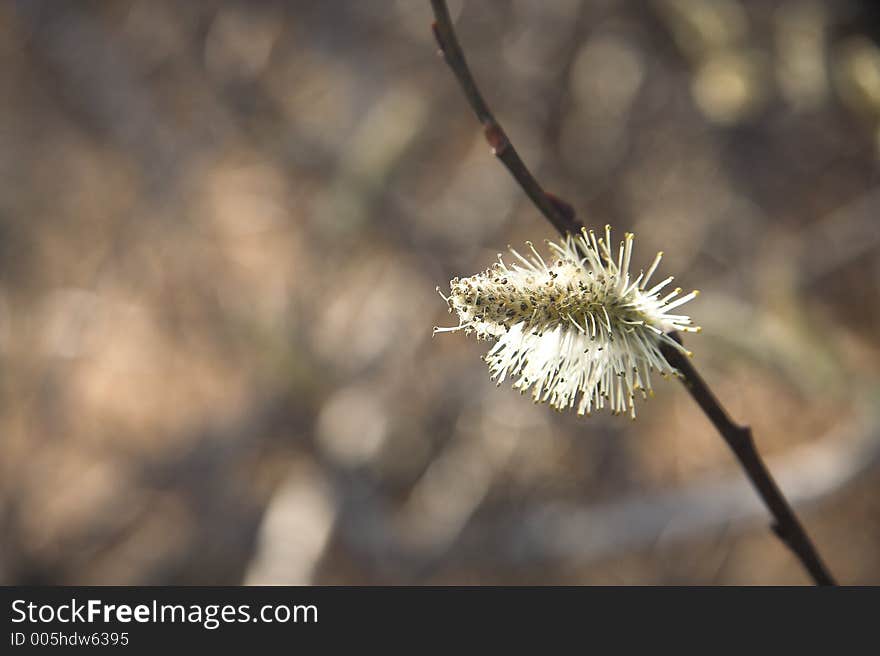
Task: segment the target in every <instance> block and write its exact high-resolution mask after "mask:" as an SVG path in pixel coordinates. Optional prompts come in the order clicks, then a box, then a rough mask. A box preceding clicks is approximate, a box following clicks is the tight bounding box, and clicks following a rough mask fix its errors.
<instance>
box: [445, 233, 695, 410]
mask: <svg viewBox="0 0 880 656" xmlns="http://www.w3.org/2000/svg"><path fill="white" fill-rule="evenodd" d="M632 242H633V235H632V234H631V233H626V235H625V237H624V240H623V241H622V242H620V246H619V248H618V249H616V257H615V254H614V250H612V247H611V228H610V227H609V226H605V236H604V237H599V238H597V237H596V235H595V234H594V232H593V231H592V230H590V231H587V230H583V232H582V233H581V234H580V235H578V236H576V237H574V236H572V235H568V236H567V237H566V238H565V239H563V240H562V241H561V242H560V243H553V242H548V244H549V246H550V248H551V249H552V258H550V259H548V260H547V261H545V260H544V259H543V258H542V257H541V256H540V255H539V254H538V252H537V251H536V250H535V248H534V246H533V245H532V244H531V242H526V243H527V245H528V247H529V250H531V255H530V256H529V257H528V258H526V257H523V256H522V255H520V254H519V253H517V252H516V251H515V250H513V249H510V252H511V253H512V255H513V256H514V258H516V263H513V264H510V265H508V264H506V263H505V262H504V261H503V259H502V256H501V254H499V255H498V262H497V263H496V264H495V265H494V266H493V267H492V268H491V269H487V270H486V271H485V272H483V273H480V274H477V275H475V276H471V277H470V278H461V279H460V278H455V279H453V280H452V281H451V282H450V287H451V293H450V294H449V296H448V297H447V296H444V295H443V294H442V292H441V294H440V295H441V296H443V298H444V300H446V302H447V304H448V305H449V311H450V312H452V311H455V312H456V313H457V314H458V319H459V325H457V326H454V327H451V328H435V329H434V332H435V333H437V332H454V331H458V330H464V331H465V333H471V332H473V333H475V334H476V336H477V338H479V339H493V340H497V341H496V343H495V344H494V346H492V348H491V349H490V350H489V353H488V354H487V355H486V357H485V360H486V362H487V363H488V365H489V371H490V373H491V375H492V378H493V379H494V380H496V381H497V382H498V384H499V385H500V384H501V383H502V382H503V381H504V380H505V379H507V378H508V377H510V378H511V379H512V380H513V381H514V383H513V386H514V387H515V388H517V389H519V390H521V391H523V392H525V391H526V390H527V389H529V388H531V389H532V396H533V397H534V399H535V401H540V402H543V401H547V402H549V403H550V404H551V405H552V406H554V407H556V408H558V409H560V410H563V409H566V408H571V407H574V405H575V402H576V401H577V412H578V414H585V413H586V414H589V413H590V412H591V411H592V410H593V409H594V408H600V409H601V408H605V407H608V408H609V409H610V410H611V411H612V412H613V413H614V414H620V413H623V412H626V411H627V410H628V411H629V414H630V415H631V416H632V417H633V418H635V404H634V402H633V400H634V398H635V395H636V393H640V394H641V395H642V396H643V397H645V398H647V395H648V394H650V393H652V389H651V373H652V372H658V373H659V374H660V375H662V376H664V377H666V376H668V375H670V374H673V375H674V374H676V373H677V372H676V370H675V369H674V368H673V367H671V366H670V365H669V363H668V362H667V361H666V358H664V357H663V355H662V354H661V352H660V346H661V344H664V343H665V344H668V345H669V346H671V347H673V348H676V349H678V350H680V351H682V352H684V353H687V354H688V355H690V352H689V351H686V350H685V349H684V348H683V347H682V346H681V345H679V344H678V342H676V341H675V340H673V339H672V338H671V337H670V336H669V335H668V334H667V333H669V332H671V331H683V332H699V330H700V329H699V328H697V327H693V326H692V324H691V320H690V318H689V317H687V316H685V315H682V314H672V313H671V312H672V311H673V310H675V308H677V307H679V306H681V305H683V304H684V303H687V302H688V301H690V300H691V299H693V298H694V297H695V296H696V295H697V294H698V293H699V292H697V291H693V292H691V293H689V294H685V295H684V296H679V294H681V289H680V288H678V289H675V290H673V291H671V292H669V293H666V294H664V295H662V296H661V293H662V290H663V289H664V288H666V287H667V286H668V285H669V283H670V282H672V277H671V276H670V277H669V278H666V279H665V280H663V281H661V282H659V283H657V284H655V285H652V286H651V287H648V284H649V281H650V280H651V276H652V275H653V274H654V272H655V271H656V270H657V266H658V265H659V263H660V258H661V257H662V255H663V253H658V254H657V257H655V258H654V261H653V262H652V263H651V265H650V266H649V267H648V269H647V270H642V271H640V273H639V274H638V276H635V277H633V276H631V275H630V272H629V267H630V259H631V256H632ZM438 291H439V288H438ZM578 396H579V397H580V398H579V400H578Z"/></svg>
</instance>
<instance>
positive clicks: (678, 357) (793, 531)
mask: <svg viewBox="0 0 880 656" xmlns="http://www.w3.org/2000/svg"><path fill="white" fill-rule="evenodd" d="M431 7H432V8H433V10H434V19H435V22H434V24H433V30H434V36H435V37H436V39H437V43H438V45H439V46H440V52H441V53H442V54H443V57H444V59H445V60H446V63H447V64H448V65H449V67H450V68H451V69H452V72H453V73H454V74H455V77H456V78H457V79H458V82H459V84H460V85H461V88H462V90H463V91H464V94H465V97H466V98H467V101H468V103H469V104H470V106H471V108H472V109H473V110H474V112H475V113H476V115H477V118H478V119H479V120H480V122H481V123H482V124H483V129H484V133H485V135H486V140H487V141H488V142H489V145H490V146H492V151H493V152H494V154H495V155H496V156H497V157H498V159H500V160H501V162H502V163H503V164H504V165H505V166H506V167H507V170H508V171H510V173H511V175H513V177H514V178H515V179H516V181H517V182H518V183H519V184H520V186H521V187H522V188H523V190H524V191H525V192H526V194H527V195H528V197H529V198H530V199H531V200H532V202H533V203H534V204H535V206H536V207H537V208H538V209H539V210H540V211H541V213H542V214H543V215H544V216H545V217H546V218H547V220H548V221H550V223H551V224H552V225H553V227H554V228H556V230H557V231H558V232H559V233H560V234H562V235H565V234H566V233H567V232H570V233H572V234H576V233H577V232H579V231H580V229H581V227H582V224H581V223H580V222H579V221H578V220H577V219H576V218H575V212H574V209H573V208H572V207H571V205H569V204H568V203H566V202H565V201H562V200H560V199H558V198H556V197H555V196H552V195H551V194H548V193H546V192H545V191H544V190H543V189H542V188H541V185H540V184H538V181H537V180H535V177H534V176H533V175H532V174H531V172H530V171H529V169H528V168H527V167H526V165H525V164H524V163H523V161H522V159H520V157H519V154H518V153H517V152H516V149H515V148H514V147H513V144H511V143H510V140H509V139H508V138H507V135H506V134H505V132H504V130H503V129H502V127H501V126H500V125H499V124H498V122H497V121H496V120H495V117H494V116H493V114H492V112H491V111H490V109H489V106H488V105H487V104H486V101H485V100H484V98H483V96H482V94H481V93H480V90H479V88H478V86H477V83H476V81H475V80H474V77H473V75H471V72H470V69H469V68H468V65H467V62H466V61H465V58H464V53H463V52H462V50H461V46H460V45H459V44H458V39H457V38H456V36H455V29H454V28H453V25H452V19H451V18H450V16H449V10H448V8H447V7H446V2H445V0H431ZM672 336H673V338H675V339H676V340H677V341H680V337H679V336H678V335H677V334H676V333H673V334H672ZM663 355H664V356H665V357H666V360H667V362H669V364H670V365H671V366H672V367H675V368H676V369H677V370H678V371H679V372H680V374H681V380H682V382H683V383H684V385H685V387H686V388H687V389H688V392H690V395H691V396H692V397H693V399H694V400H695V401H696V402H697V404H698V405H699V406H700V409H702V411H703V412H704V413H705V415H706V417H707V418H708V419H709V421H711V422H712V424H713V425H714V426H715V428H716V430H717V431H718V433H719V434H720V435H721V437H723V438H724V440H725V442H727V445H728V446H729V447H730V449H731V450H732V451H733V453H734V455H735V456H736V458H737V460H739V463H740V465H742V468H743V470H745V473H746V475H747V476H748V478H749V480H750V481H751V483H752V485H753V486H754V488H755V490H756V491H757V492H758V494H759V495H760V497H761V499H762V500H763V502H764V505H765V506H767V509H768V510H769V511H770V514H771V515H772V516H773V520H774V522H773V524H772V528H773V531H774V532H775V533H776V535H777V536H778V537H779V539H780V540H782V542H783V544H785V545H786V546H787V547H788V548H789V549H790V550H791V551H792V552H793V553H794V555H795V556H796V557H797V558H798V559H799V560H800V561H801V564H802V565H803V566H804V568H805V569H806V570H807V571H808V572H809V573H810V576H811V577H812V578H813V580H814V581H815V582H816V584H817V585H834V584H835V583H834V579H833V578H832V577H831V574H830V573H829V571H828V569H827V568H826V567H825V564H824V563H823V562H822V559H821V558H820V557H819V554H818V552H817V551H816V548H815V546H813V543H812V541H811V540H810V538H809V536H808V535H807V533H806V531H805V530H804V527H803V526H802V525H801V523H800V521H799V520H798V518H797V516H796V515H795V514H794V511H793V510H792V509H791V506H790V505H789V503H788V501H787V500H786V499H785V496H784V495H783V494H782V491H781V490H780V489H779V486H778V485H777V484H776V481H774V480H773V477H772V476H771V474H770V472H769V470H768V469H767V467H766V465H765V464H764V461H763V459H762V458H761V456H760V454H759V453H758V450H757V448H756V446H755V442H754V439H753V438H752V431H751V429H750V428H748V427H746V426H739V425H738V424H736V423H734V422H733V421H732V420H731V418H730V417H729V416H728V414H727V412H726V411H725V410H724V408H723V407H722V405H721V403H720V402H719V401H718V399H717V398H716V397H715V395H714V394H713V393H712V390H710V389H709V386H708V385H707V384H706V382H705V381H704V380H703V379H702V377H701V376H700V375H699V374H698V373H697V371H696V369H695V368H694V366H693V364H692V363H691V361H690V359H689V358H687V357H686V356H685V355H683V354H682V353H680V352H679V351H678V350H676V349H674V348H672V347H669V346H666V347H664V348H663Z"/></svg>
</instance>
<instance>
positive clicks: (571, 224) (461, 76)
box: [431, 0, 582, 235]
mask: <svg viewBox="0 0 880 656" xmlns="http://www.w3.org/2000/svg"><path fill="white" fill-rule="evenodd" d="M431 6H432V7H433V8H434V16H435V17H436V21H435V22H434V25H433V26H432V27H433V29H434V37H435V38H436V39H437V44H438V45H439V46H440V52H441V53H442V54H443V57H444V58H445V59H446V63H447V64H449V68H451V69H452V72H453V73H454V74H455V77H456V78H457V79H458V83H459V84H460V85H461V88H462V91H464V95H465V96H466V97H467V101H468V103H469V104H470V106H471V108H472V109H473V110H474V113H475V114H476V115H477V119H478V120H479V121H480V123H482V124H483V134H484V135H485V136H486V141H488V142H489V145H490V146H491V147H492V152H493V153H494V154H495V156H496V157H497V158H498V159H500V160H501V163H502V164H504V166H505V167H507V170H508V171H510V174H511V175H512V176H513V177H514V178H515V179H516V181H517V182H518V183H519V186H520V187H522V188H523V191H525V192H526V195H527V196H528V197H529V198H530V199H531V201H532V202H533V203H534V204H535V206H536V207H537V208H538V209H539V210H541V213H542V214H543V215H544V216H545V217H547V220H548V221H550V223H551V224H552V225H553V227H554V228H556V230H558V231H559V232H560V233H561V234H563V235H564V234H565V233H566V232H570V233H572V234H577V233H578V232H580V229H581V227H582V224H581V223H580V222H578V221H577V219H575V213H574V209H573V208H572V207H571V205H569V204H568V203H566V202H565V201H562V200H560V199H558V198H556V196H554V195H553V194H548V193H547V192H546V191H544V189H542V188H541V185H540V184H538V181H537V180H535V176H533V175H532V173H531V171H529V169H528V167H527V166H526V165H525V163H524V162H523V161H522V159H521V158H520V156H519V153H517V152H516V148H514V147H513V144H512V143H511V142H510V139H508V138H507V134H506V133H505V132H504V128H502V127H501V125H500V124H499V123H498V121H496V120H495V116H494V115H493V114H492V111H491V110H490V109H489V106H488V105H487V104H486V101H485V100H484V99H483V94H481V93H480V89H479V88H478V87H477V83H476V81H475V80H474V77H473V75H471V72H470V69H469V68H468V65H467V61H465V58H464V53H463V52H462V50H461V46H459V45H458V38H457V37H456V36H455V30H454V29H453V27H452V19H451V18H450V17H449V9H448V8H447V7H446V2H444V1H443V0H431Z"/></svg>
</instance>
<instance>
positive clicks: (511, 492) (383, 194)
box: [0, 0, 880, 584]
mask: <svg viewBox="0 0 880 656" xmlns="http://www.w3.org/2000/svg"><path fill="white" fill-rule="evenodd" d="M451 9H452V12H453V14H454V16H455V18H456V21H457V27H458V30H459V36H460V38H461V41H462V45H463V47H464V49H465V52H466V54H467V55H468V57H469V60H470V63H471V66H472V68H473V70H474V74H475V75H476V77H477V79H478V80H479V81H480V82H481V84H482V86H483V90H484V92H485V94H486V95H487V98H488V99H489V101H490V104H491V105H492V106H493V108H494V109H495V110H496V113H497V115H498V118H499V119H500V120H501V122H502V123H503V124H504V126H505V127H506V129H507V132H508V133H509V134H510V136H511V138H512V139H513V140H514V142H515V143H516V145H517V147H518V148H519V149H520V151H521V154H522V155H523V157H524V158H525V159H526V161H527V162H528V163H529V164H530V165H532V166H533V168H534V170H535V171H536V173H537V174H538V176H539V178H540V179H541V180H542V181H543V182H544V184H545V186H546V187H547V188H548V189H550V190H551V191H554V192H556V193H558V194H559V195H560V196H562V197H564V198H566V199H567V200H568V201H570V202H571V203H572V204H573V205H574V206H575V207H577V208H578V211H579V213H580V214H581V216H582V217H583V218H584V220H585V221H586V222H587V223H589V224H592V225H598V226H601V225H604V224H605V223H611V224H612V225H613V226H614V227H615V229H616V230H618V231H623V230H633V231H635V232H636V235H637V239H636V260H637V261H636V266H639V265H641V264H646V263H648V262H650V260H651V258H652V257H653V255H654V252H655V251H656V250H660V249H662V250H664V251H665V253H666V257H665V258H664V262H663V268H662V271H663V272H666V273H667V274H670V273H671V274H675V275H676V278H677V280H678V281H680V282H681V284H682V286H684V287H688V288H690V287H698V288H699V289H701V290H703V292H704V293H703V295H702V296H701V297H700V298H699V300H697V301H695V302H694V303H692V304H690V305H689V310H690V313H691V315H692V316H693V317H694V318H695V319H696V320H697V323H699V324H701V325H702V326H703V328H704V332H703V333H702V334H701V335H698V336H692V337H691V339H690V340H689V345H690V347H691V348H692V349H693V350H694V351H695V352H696V361H695V364H696V365H697V366H698V368H700V370H701V371H702V373H703V375H704V376H705V377H706V378H707V379H708V380H709V382H710V383H711V384H712V385H713V387H714V388H715V389H716V391H717V392H718V394H719V395H720V396H721V398H722V400H723V401H724V403H725V404H726V405H727V406H728V407H729V409H730V410H731V411H732V413H733V414H734V416H735V417H736V418H738V419H740V420H741V421H745V422H749V423H751V424H752V426H753V428H754V430H755V434H756V437H757V441H758V445H759V447H760V448H761V449H762V451H763V452H764V453H765V454H766V455H768V457H769V460H770V467H771V469H772V470H773V471H774V472H775V473H776V474H777V476H778V478H779V480H780V482H781V484H782V486H783V488H784V489H785V490H786V492H787V493H788V494H789V496H790V498H791V499H792V501H793V502H794V503H795V504H796V507H797V509H798V511H799V513H800V514H801V517H802V519H803V520H804V522H805V523H806V525H807V527H808V528H809V529H810V531H811V533H812V534H813V537H814V538H815V540H816V542H817V544H818V546H819V548H820V551H821V552H822V554H823V555H824V556H825V558H826V560H827V561H828V563H829V565H830V567H831V569H832V570H833V571H834V572H835V574H836V575H837V576H838V577H839V578H840V579H841V581H843V582H846V583H880V495H878V494H877V488H878V484H880V423H878V422H880V418H878V413H877V410H878V408H877V400H878V390H880V387H878V385H880V380H878V374H877V371H878V367H877V365H878V360H880V343H878V328H880V303H878V292H880V257H878V255H880V224H878V212H880V186H878V183H880V180H878V176H877V159H878V147H880V146H878V144H880V49H878V45H877V37H878V35H880V12H878V11H877V9H876V4H875V3H873V2H870V1H869V0H866V1H864V2H857V1H855V0H852V1H845V0H841V1H838V0H834V1H831V0H827V1H824V2H822V1H819V0H785V1H767V0H755V1H751V2H746V1H742V2H739V1H735V0H713V1H710V0H657V1H654V2H648V1H642V0H554V2H549V3H542V2H535V1H529V0H524V1H518V2H476V1H468V2H452V3H451ZM430 22H431V15H430V9H429V7H428V3H427V2H421V1H417V0H400V1H397V2H394V1H392V0H386V1H384V2H357V1H354V0H349V1H341V0H334V1H333V2H326V1H321V0H311V1H302V2H244V1H241V2H232V1H223V2H220V1H200V2H171V1H156V0H141V1H118V2H97V1H84V2H76V3H72V2H70V3H59V2H51V1H43V2H40V1H36V0H22V1H20V2H4V3H2V4H0V89H2V92H0V93H2V96H0V97H2V102H0V582H2V583H5V584H14V583H79V584H86V583H94V584H221V583H225V584H236V583H242V582H246V583H279V584H281V583H322V584H338V583H365V584H379V583H382V584H411V583H433V584H448V583H456V584H461V583H465V584H471V583H494V584H508V583H525V584H534V583H576V584H581V583H584V584H598V583H602V584H655V583H663V584H698V583H726V584H730V583H736V584H742V583H754V584H764V583H776V584H779V583H793V584H801V583H807V582H808V580H807V578H806V576H805V575H804V573H803V572H802V571H801V569H800V567H799V565H798V564H797V562H796V561H795V560H794V559H793V557H791V556H790V555H789V554H788V553H787V552H786V551H785V550H784V548H783V547H782V546H781V545H780V544H779V542H778V541H777V540H776V539H775V538H774V537H773V536H772V535H771V533H770V532H769V530H768V529H767V517H766V516H765V514H764V511H763V509H762V508H761V507H760V506H759V504H758V501H757V498H756V497H755V495H754V493H753V492H752V490H751V489H750V488H749V487H748V486H747V484H746V482H745V479H744V478H743V475H742V472H741V471H740V470H739V469H737V468H736V467H735V466H734V465H733V459H732V457H731V455H730V454H729V453H728V452H727V451H726V447H725V446H724V444H723V442H722V441H721V440H720V438H719V437H718V436H717V435H716V434H715V433H714V432H713V430H712V428H711V426H710V425H709V423H708V422H707V421H706V420H705V418H704V417H703V416H702V415H701V414H700V413H699V411H698V410H697V409H696V408H695V406H694V404H693V403H692V401H691V400H690V398H689V397H688V396H687V395H686V392H685V390H684V389H683V388H682V387H681V386H680V385H677V384H674V383H671V382H662V381H661V382H660V383H659V384H658V385H657V388H656V396H655V398H654V399H653V400H651V401H649V402H648V403H643V404H640V406H639V409H638V413H639V416H638V420H637V421H636V422H630V421H629V420H628V419H627V418H615V417H610V416H608V415H606V414H600V415H596V416H594V417H592V418H591V419H588V420H585V419H578V418H576V417H575V416H573V415H568V414H563V415H561V414H557V413H554V412H552V411H551V410H549V409H548V408H547V407H545V406H535V405H533V404H532V403H531V402H530V400H529V399H528V397H521V396H519V395H518V394H515V393H513V392H512V391H510V390H509V389H507V388H506V386H505V387H502V388H501V389H498V388H496V387H495V385H494V384H492V383H491V381H489V379H488V376H487V373H486V370H485V365H484V364H483V363H481V362H480V360H479V355H480V354H482V353H483V352H484V350H485V345H484V344H478V343H476V342H475V341H473V340H472V339H468V338H465V337H464V336H463V335H458V334H456V335H443V336H438V337H436V338H434V339H432V338H431V327H432V326H433V325H435V324H440V325H449V324H450V322H452V318H451V317H449V316H448V315H447V314H446V312H445V305H444V303H443V302H442V299H440V298H439V297H438V296H437V294H436V293H435V291H434V287H435V286H436V285H438V284H440V285H445V284H446V281H448V280H449V279H450V278H451V277H452V276H454V275H470V274H472V273H475V272H477V271H479V270H481V269H483V268H485V267H486V266H488V264H489V263H490V262H491V261H492V260H493V259H494V256H495V253H496V252H498V251H500V250H503V249H504V247H505V246H506V245H507V244H509V243H513V244H517V243H521V242H522V241H524V240H526V239H533V240H535V241H536V242H540V240H542V239H544V238H546V237H551V236H552V233H551V229H550V227H549V226H548V225H547V224H546V223H545V222H544V221H543V220H542V219H541V217H540V216H539V214H538V213H537V211H536V210H535V209H534V208H533V207H532V206H530V205H529V204H528V203H527V202H526V201H525V199H524V197H523V194H522V193H521V191H520V190H519V189H518V188H517V187H516V186H515V185H514V183H513V182H512V180H511V179H510V178H509V176H508V174H507V173H506V171H505V170H504V169H503V168H502V167H501V165H500V164H499V163H498V162H496V161H495V160H494V158H493V157H492V155H491V154H490V153H489V150H488V147H487V145H486V144H485V142H484V140H483V138H482V135H481V134H480V131H479V127H478V125H477V123H476V121H475V119H474V117H473V116H472V114H471V112H470V110H469V108H468V107H467V106H466V105H465V102H464V100H463V97H462V95H461V92H460V90H459V89H458V88H457V86H456V84H455V82H454V80H453V78H452V75H451V74H450V72H449V71H448V69H447V68H446V67H445V65H444V64H443V62H442V61H441V60H440V59H439V58H438V57H437V54H436V45H435V43H434V41H433V38H432V35H431V31H430Z"/></svg>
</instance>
